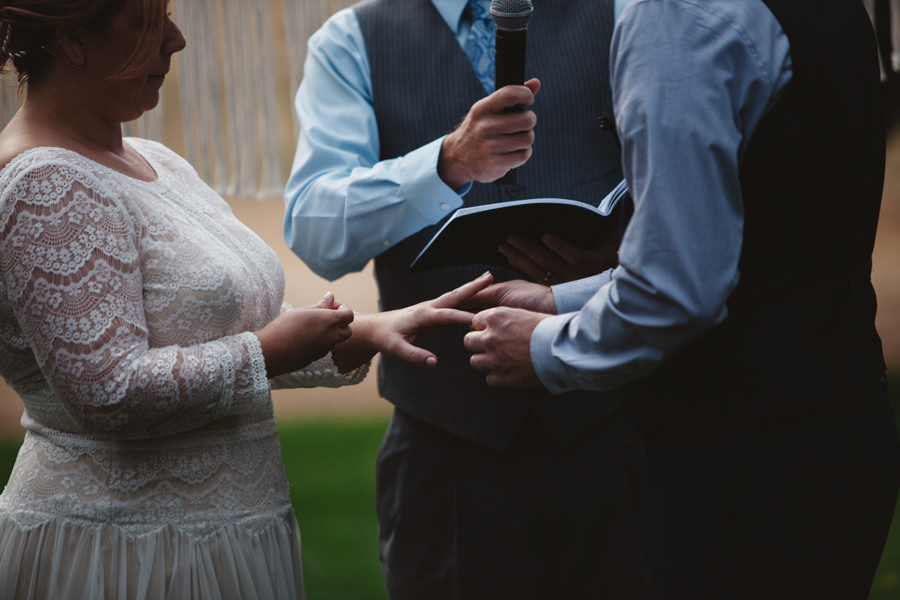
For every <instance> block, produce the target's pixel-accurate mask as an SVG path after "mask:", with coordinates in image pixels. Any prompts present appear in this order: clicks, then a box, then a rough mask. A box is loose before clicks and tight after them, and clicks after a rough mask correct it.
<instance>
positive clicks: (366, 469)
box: [279, 419, 388, 600]
mask: <svg viewBox="0 0 900 600" xmlns="http://www.w3.org/2000/svg"><path fill="white" fill-rule="evenodd" d="M387 422H388V421H387V419H380V420H370V421H346V420H341V421H313V422H301V423H291V424H286V425H282V426H279V431H280V436H279V437H280V438H281V450H282V453H283V454H284V467H285V471H286V472H287V478H288V482H289V483H290V486H291V502H292V503H293V505H294V511H295V512H296V514H297V521H298V522H299V524H300V536H301V540H302V545H303V571H304V578H305V581H306V591H307V595H308V596H309V597H310V598H314V599H315V600H332V599H333V600H338V599H342V600H344V599H352V600H384V599H385V598H387V596H386V594H385V592H384V586H383V585H382V582H381V567H380V566H379V563H378V523H377V520H376V517H375V457H376V455H377V454H378V448H379V446H380V444H381V438H382V437H383V436H384V431H385V429H386V428H387Z"/></svg>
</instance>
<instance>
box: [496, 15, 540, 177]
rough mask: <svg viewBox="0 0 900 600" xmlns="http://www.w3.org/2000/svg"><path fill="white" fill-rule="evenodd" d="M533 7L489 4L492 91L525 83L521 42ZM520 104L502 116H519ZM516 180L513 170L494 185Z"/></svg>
mask: <svg viewBox="0 0 900 600" xmlns="http://www.w3.org/2000/svg"><path fill="white" fill-rule="evenodd" d="M532 12H534V7H533V6H532V4H531V0H491V19H493V20H494V24H495V25H496V26H497V39H496V47H495V49H494V68H495V73H494V90H495V91H496V90H499V89H500V88H502V87H505V86H507V85H523V84H524V83H525V40H526V29H527V28H528V21H530V20H531V13H532ZM522 110H523V107H522V105H521V104H517V105H515V106H510V107H509V108H507V109H506V110H504V111H503V112H504V113H512V112H522ZM518 180H519V177H518V174H517V172H516V169H510V170H509V171H508V172H507V173H506V175H504V176H503V177H501V178H500V179H498V180H497V181H495V182H494V183H496V184H497V185H512V184H514V183H516V182H517V181H518Z"/></svg>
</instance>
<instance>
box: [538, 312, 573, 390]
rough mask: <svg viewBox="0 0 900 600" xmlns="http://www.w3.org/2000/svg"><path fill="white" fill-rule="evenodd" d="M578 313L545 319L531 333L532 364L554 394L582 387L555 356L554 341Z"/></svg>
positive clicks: (545, 385)
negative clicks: (569, 377) (569, 376)
mask: <svg viewBox="0 0 900 600" xmlns="http://www.w3.org/2000/svg"><path fill="white" fill-rule="evenodd" d="M576 314H577V313H569V314H565V315H558V316H555V317H550V318H548V319H544V320H543V321H541V322H540V323H538V326H537V327H535V329H534V332H532V334H531V345H530V352H531V364H532V366H533V367H534V371H535V373H537V376H538V377H539V378H540V380H541V383H543V384H544V387H546V388H547V389H548V390H550V393H552V394H554V395H559V394H564V393H566V392H571V391H572V390H576V389H580V388H579V387H578V384H577V382H575V381H574V380H569V379H568V377H567V370H566V367H565V365H564V364H563V363H562V361H560V360H559V359H558V358H556V357H555V356H553V341H554V340H555V339H556V337H557V336H558V335H559V332H560V331H561V330H562V329H563V328H565V327H566V325H568V323H569V321H571V320H572V319H573V318H575V315H576Z"/></svg>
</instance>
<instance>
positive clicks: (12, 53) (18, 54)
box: [0, 21, 25, 58]
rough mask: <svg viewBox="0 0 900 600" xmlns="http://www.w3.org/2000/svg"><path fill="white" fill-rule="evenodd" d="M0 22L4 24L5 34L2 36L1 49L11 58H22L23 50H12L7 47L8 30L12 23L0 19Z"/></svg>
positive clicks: (10, 28)
mask: <svg viewBox="0 0 900 600" xmlns="http://www.w3.org/2000/svg"><path fill="white" fill-rule="evenodd" d="M0 24H3V25H6V36H5V37H4V38H3V51H4V52H5V53H6V54H7V55H9V56H11V57H12V58H22V57H23V56H25V51H24V50H19V51H13V50H10V49H9V32H10V31H11V30H12V23H10V22H9V21H0Z"/></svg>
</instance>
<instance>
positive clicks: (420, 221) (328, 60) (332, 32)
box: [284, 10, 540, 279]
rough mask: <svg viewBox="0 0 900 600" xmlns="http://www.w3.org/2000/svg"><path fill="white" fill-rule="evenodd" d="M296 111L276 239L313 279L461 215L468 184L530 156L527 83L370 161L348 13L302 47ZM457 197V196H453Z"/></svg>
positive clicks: (362, 81) (358, 264) (357, 51)
mask: <svg viewBox="0 0 900 600" xmlns="http://www.w3.org/2000/svg"><path fill="white" fill-rule="evenodd" d="M304 69H305V70H304V79H303V83H301V85H300V90H299V92H298V93H297V101H296V108H297V114H298V117H299V119H300V124H301V127H302V131H301V135H300V139H299V142H298V147H297V154H296V157H295V159H294V167H293V169H292V172H291V177H290V179H289V181H288V185H287V190H286V193H285V201H286V207H287V210H286V214H285V224H284V236H285V241H286V242H287V244H288V246H289V247H290V248H291V249H292V250H293V251H294V252H295V253H296V254H297V255H298V256H299V257H300V258H301V259H303V261H304V262H306V263H307V265H309V267H310V268H311V269H312V270H313V271H315V272H316V273H317V274H319V275H321V276H322V277H325V278H327V279H336V278H338V277H340V276H342V275H344V274H346V273H349V272H351V271H358V270H360V269H362V268H363V267H364V266H365V265H366V263H368V261H369V260H371V259H372V258H374V257H375V256H378V255H379V254H380V253H382V252H384V251H385V250H387V249H388V248H389V247H391V246H392V245H394V244H396V243H397V242H399V241H401V240H403V239H405V238H407V237H409V236H410V235H412V234H414V233H416V232H418V231H420V230H422V229H424V228H425V227H427V226H429V225H433V224H435V223H438V222H439V221H441V220H442V219H444V218H445V217H446V216H447V215H449V214H450V212H451V211H452V210H454V209H457V208H459V207H460V206H462V204H463V202H462V198H461V196H460V194H461V193H465V192H466V191H467V190H468V188H469V183H470V182H471V181H473V180H477V181H493V180H494V179H497V178H498V177H500V176H502V175H503V174H504V173H506V171H508V170H509V169H510V168H512V167H517V166H521V165H522V164H524V163H525V161H527V160H528V158H529V157H530V156H531V144H532V142H533V140H534V133H533V132H532V128H533V127H534V125H535V121H536V118H535V116H534V113H532V112H531V111H525V112H522V113H515V114H509V115H506V114H503V109H504V108H505V107H507V106H512V105H514V104H525V105H530V104H532V103H533V102H534V95H535V94H536V93H537V91H538V90H539V89H540V84H539V83H538V82H537V81H536V80H532V81H530V82H529V83H528V84H527V85H526V86H509V87H507V88H504V89H501V90H499V91H498V92H496V93H494V94H492V95H491V96H489V97H488V98H485V99H483V100H481V101H479V102H478V103H476V104H475V105H474V106H473V107H472V109H471V111H470V112H469V114H468V115H466V117H465V119H464V120H463V122H462V123H461V124H460V126H459V127H458V128H457V129H456V130H455V131H453V132H452V133H450V134H449V135H447V136H445V137H442V138H438V139H437V140H434V141H433V142H431V143H429V144H426V145H425V146H422V147H421V148H418V149H416V150H414V151H412V152H410V153H409V154H407V155H405V156H401V157H399V158H395V159H391V160H384V161H380V160H379V157H380V144H379V136H378V128H377V123H376V118H375V109H374V106H373V100H372V91H371V87H372V86H371V75H370V73H369V67H368V59H367V56H366V52H365V43H364V41H363V38H362V33H361V31H360V30H359V24H358V22H357V21H356V17H355V15H354V13H353V11H352V10H346V11H342V12H340V13H338V14H337V15H335V16H334V17H332V18H331V19H330V20H329V21H328V22H327V23H326V24H325V26H323V28H322V29H321V30H320V31H319V32H317V33H316V34H315V35H314V36H313V37H312V38H310V42H309V54H308V57H307V61H306V65H305V67H304ZM457 190H458V191H459V193H457Z"/></svg>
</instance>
